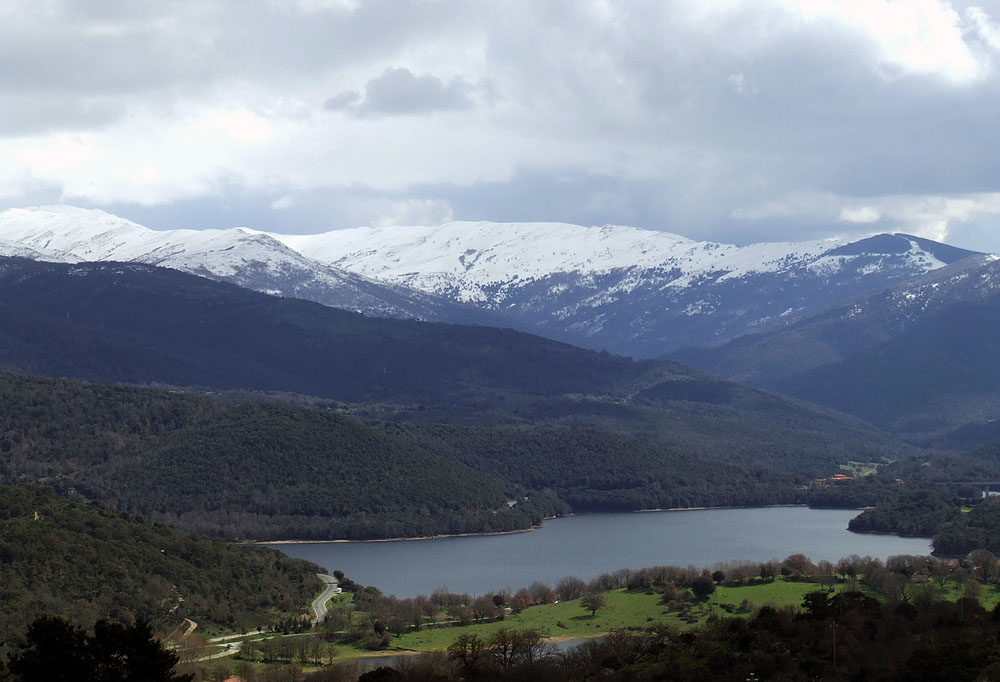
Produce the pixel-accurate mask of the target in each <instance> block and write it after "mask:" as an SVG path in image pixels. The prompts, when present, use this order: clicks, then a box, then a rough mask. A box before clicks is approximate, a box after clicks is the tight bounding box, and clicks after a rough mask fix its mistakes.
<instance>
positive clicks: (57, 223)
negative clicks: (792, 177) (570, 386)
mask: <svg viewBox="0 0 1000 682" xmlns="http://www.w3.org/2000/svg"><path fill="white" fill-rule="evenodd" d="M14 249H20V250H21V251H22V252H23V251H24V250H25V249H28V250H29V252H28V253H31V252H34V253H36V254H37V256H30V257H37V258H42V259H47V260H61V261H70V262H75V261H81V260H119V261H132V262H141V263H147V264H152V265H162V266H167V267H173V268H177V269H180V270H184V271H186V272H191V273H194V274H199V275H203V276H207V277H211V278H214V279H220V280H224V281H229V282H232V283H235V284H239V285H241V286H245V287H249V288H253V289H256V290H258V291H267V292H271V293H278V294H281V295H284V296H292V297H297V298H306V299H310V300H314V301H317V302H320V303H323V304H325V305H331V306H334V307H341V308H348V309H353V310H361V311H364V312H366V313H369V314H374V315H384V316H394V317H417V318H420V319H425V320H439V321H449V322H479V323H484V324H494V325H500V326H516V327H518V328H520V329H524V330H530V331H535V332H537V333H541V334H544V335H547V336H550V337H552V338H557V339H561V340H564V341H568V342H571V343H575V344H577V345H583V346H588V347H592V348H604V349H607V350H611V351H614V352H617V353H622V354H626V355H636V356H655V355H660V354H663V353H665V352H668V351H670V350H672V349H676V348H679V347H682V346H686V345H705V344H715V343H719V342H722V341H725V340H727V339H730V338H734V337H735V336H739V335H741V334H744V333H746V332H748V331H752V330H760V329H761V328H767V327H768V326H775V325H777V326H782V325H784V324H786V323H787V322H788V321H790V320H792V319H794V318H796V317H797V316H800V315H805V314H808V313H809V311H810V310H814V309H817V308H818V307H822V306H824V305H827V304H829V303H831V302H833V301H836V300H839V299H842V298H844V297H846V296H851V295H854V294H857V293H861V292H864V291H870V290H874V289H878V288H882V287H885V286H890V285H893V284H897V283H900V282H903V281H906V280H908V279H910V278H913V277H916V276H920V275H923V274H925V273H927V272H930V271H933V270H936V269H938V268H941V267H943V266H944V265H946V264H949V263H952V262H955V261H957V260H961V259H962V258H965V257H967V256H969V255H971V252H967V251H963V250H961V249H956V248H954V247H950V246H946V245H943V244H938V243H936V242H931V241H928V240H925V239H919V238H916V237H910V236H908V235H885V234H883V235H876V236H874V237H870V238H867V239H863V240H860V241H855V242H849V241H846V240H843V239H834V240H814V241H807V242H781V243H769V244H753V245H749V246H736V245H732V244H720V243H714V242H697V241H693V240H690V239H686V238H684V237H680V236H678V235H675V234H669V233H666V232H656V231H652V230H643V229H638V228H632V227H623V226H614V225H609V226H604V227H582V226H579V225H571V224H566V223H491V222H452V223H446V224H444V225H438V226H435V227H400V226H392V227H361V228H353V229H345V230H334V231H330V232H325V233H322V234H314V235H284V234H274V233H266V232H262V231H258V230H254V229H250V228H231V229H226V230H200V231H199V230H150V229H148V228H145V227H143V226H141V225H138V224H136V223H133V222H130V221H127V220H124V219H122V218H118V217H117V216H113V215H110V214H107V213H104V212H103V211H99V210H92V209H80V208H75V207H69V206H53V207H41V208H33V209H11V210H8V211H3V212H0V254H8V255H24V254H23V253H21V254H10V253H9V252H10V251H11V250H14ZM469 304H472V305H469ZM473 306H475V307H473Z"/></svg>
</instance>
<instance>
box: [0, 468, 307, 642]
mask: <svg viewBox="0 0 1000 682" xmlns="http://www.w3.org/2000/svg"><path fill="white" fill-rule="evenodd" d="M319 570H320V567H318V566H316V565H314V564H312V563H310V562H308V561H303V560H301V559H292V558H289V557H287V556H285V555H284V554H281V553H280V552H276V551H274V550H271V549H267V548H264V547H256V546H250V545H233V544H230V543H226V542H222V541H219V540H212V539H209V538H207V537H205V536H201V535H197V534H194V533H189V532H186V531H182V530H178V529H176V528H173V527H170V526H167V525H164V524H154V523H151V522H149V521H143V520H142V519H140V518H138V517H135V516H128V515H125V514H121V513H118V512H115V511H112V510H109V509H107V508H105V507H102V506H100V505H97V504H83V503H80V502H73V501H70V500H65V499H61V498H59V497H57V496H56V495H54V494H53V493H52V491H51V490H48V489H46V488H42V487H38V486H30V485H18V486H6V485H0V649H2V648H3V643H4V642H5V641H7V640H8V639H9V638H10V637H11V636H12V635H15V634H21V633H23V630H24V627H25V625H26V624H27V623H29V622H31V621H32V620H34V618H36V617H38V616H40V615H60V616H64V617H66V618H68V619H69V620H70V621H71V622H73V623H76V624H78V625H82V626H87V627H89V626H90V625H92V624H93V622H94V621H95V620H97V619H98V618H110V619H112V620H115V621H119V622H131V621H132V620H133V619H135V618H145V619H147V620H149V621H150V622H151V623H152V624H153V625H154V627H155V628H156V629H157V630H160V631H168V630H170V629H172V628H173V627H175V626H177V625H179V624H181V623H182V622H183V620H184V619H185V618H190V619H192V620H194V621H195V622H196V623H198V626H199V628H200V629H201V630H202V631H206V630H207V631H211V630H213V629H217V628H227V629H231V630H235V631H238V632H245V631H247V630H249V629H252V628H255V627H257V626H258V625H260V626H265V627H266V626H269V625H272V624H275V623H279V622H281V621H282V620H284V619H293V618H296V617H297V616H299V614H304V613H307V612H308V609H309V603H310V601H311V600H312V598H313V597H315V596H316V594H318V593H319V591H320V589H321V588H322V584H321V583H320V581H319V580H318V579H317V578H316V575H315V574H316V573H317V572H318V571H319Z"/></svg>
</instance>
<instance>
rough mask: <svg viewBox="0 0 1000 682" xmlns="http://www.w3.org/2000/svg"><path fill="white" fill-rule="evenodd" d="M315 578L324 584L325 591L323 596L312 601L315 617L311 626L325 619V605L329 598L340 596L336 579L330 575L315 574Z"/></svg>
mask: <svg viewBox="0 0 1000 682" xmlns="http://www.w3.org/2000/svg"><path fill="white" fill-rule="evenodd" d="M316 577H317V578H319V579H320V580H322V581H323V582H324V583H326V589H325V590H323V594H321V595H319V596H318V597H316V598H315V599H314V600H313V604H312V608H313V613H315V614H316V617H315V618H313V625H316V624H317V623H322V622H323V619H324V618H326V603H327V602H328V601H330V598H331V597H333V595H335V594H340V591H341V590H340V583H339V582H337V579H336V578H334V577H333V576H332V575H326V574H325V573H317V574H316Z"/></svg>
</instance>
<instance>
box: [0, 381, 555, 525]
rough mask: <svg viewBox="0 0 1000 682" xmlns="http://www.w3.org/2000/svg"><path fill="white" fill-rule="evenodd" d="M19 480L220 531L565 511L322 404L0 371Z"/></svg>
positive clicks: (2, 473) (522, 518)
mask: <svg viewBox="0 0 1000 682" xmlns="http://www.w3.org/2000/svg"><path fill="white" fill-rule="evenodd" d="M21 481H35V482H39V483H46V484H49V485H51V486H53V487H55V488H56V489H57V490H58V491H60V492H62V493H64V494H78V495H82V496H83V497H85V498H88V499H95V500H101V501H104V502H106V503H108V504H111V505H114V506H115V507H116V508H118V509H121V510H123V511H127V512H129V513H137V514H142V515H143V516H145V517H147V518H151V519H155V520H162V521H169V522H174V523H178V524H180V525H182V526H183V527H185V528H188V529H193V530H201V531H205V532H209V533H211V534H215V535H224V536H227V537H230V538H252V539H278V538H307V539H308V538H317V539H330V538H357V539H363V538H378V537H393V536H417V535H428V534H437V533H464V532H486V531H497V530H513V529H519V528H527V527H530V526H531V525H533V524H537V523H539V522H540V521H541V519H542V518H543V517H544V516H549V515H552V514H555V513H559V512H563V511H566V510H567V509H568V508H567V507H566V505H565V504H563V503H561V502H558V501H556V500H554V499H552V498H550V497H547V496H544V495H536V494H531V493H529V491H527V490H526V489H525V488H524V487H523V486H521V485H517V484H514V483H511V482H509V481H507V480H504V479H502V478H501V477H499V476H496V475H493V474H489V473H480V472H478V471H476V470H474V469H473V468H471V467H469V466H467V465H466V464H463V463H461V462H457V461H453V460H449V459H447V458H445V457H443V456H440V455H437V454H434V453H432V452H430V451H428V450H426V449H424V448H421V447H419V446H417V445H415V444H414V443H412V442H409V441H406V440H404V439H401V438H398V437H394V436H391V435H387V434H385V433H384V432H382V431H380V430H378V429H377V428H374V427H371V426H366V425H364V424H362V423H360V422H358V421H356V420H354V419H350V418H347V417H343V416H338V415H335V414H331V413H328V412H323V411H320V410H315V409H307V408H298V407H292V406H288V405H281V404H271V403H243V404H236V405H227V404H222V403H219V402H215V401H212V400H209V399H207V398H201V397H195V396H188V395H182V394H177V393H171V392H168V391H158V390H151V389H140V388H130V387H121V386H117V387H116V386H93V385H85V384H79V383H75V382H71V381H65V380H56V379H42V378H37V377H31V376H27V375H22V374H12V373H8V372H0V482H8V483H14V482H21ZM514 501H516V504H513V506H511V504H509V503H512V502H514Z"/></svg>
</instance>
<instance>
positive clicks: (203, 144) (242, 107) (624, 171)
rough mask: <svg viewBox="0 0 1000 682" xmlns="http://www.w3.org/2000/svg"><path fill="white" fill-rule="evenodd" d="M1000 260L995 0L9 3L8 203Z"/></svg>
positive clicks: (4, 14)
mask: <svg viewBox="0 0 1000 682" xmlns="http://www.w3.org/2000/svg"><path fill="white" fill-rule="evenodd" d="M56 202H63V203H71V204H75V205H80V206H92V207H98V208H103V209H105V210H108V211H110V212H113V213H117V214H119V215H122V216H125V217H128V218H131V219H133V220H136V221H138V222H140V223H143V224H145V225H148V226H150V227H156V228H168V227H194V228H201V227H230V226H233V225H250V226H253V227H259V228H262V229H270V230H275V231H279V232H318V231H322V230H326V229H332V228H339V227H354V226H358V225H368V224H436V223H440V222H443V221H446V220H452V219H458V220H500V221H507V220H559V221H567V222H574V223H581V224H586V225H600V224H607V223H615V224H625V225H635V226H639V227H646V228H651V229H662V230H668V231H671V232H676V233H679V234H683V235H685V236H689V237H692V238H696V239H711V240H716V241H727V242H737V243H746V242H751V241H762V240H797V239H807V238H812V237H818V236H830V235H835V234H855V233H857V234H862V233H870V232H876V231H890V230H891V231H907V232H911V233H916V234H920V235H923V236H928V237H931V238H935V239H940V240H943V241H947V242H949V243H953V244H956V245H959V246H965V247H970V248H978V249H982V250H991V251H998V252H1000V0H978V1H975V2H968V3H966V2H961V1H957V0H956V1H954V2H945V1H943V0H798V1H796V0H747V1H746V2H736V1H730V0H712V1H711V2H692V1H690V0H685V1H676V2H674V1H668V0H651V1H649V2H643V1H640V0H636V1H633V2H611V1H583V0H562V1H560V0H544V1H538V2H527V1H526V0H525V1H522V2H505V1H503V0H482V1H481V2H476V1H475V0H454V1H452V0H439V1H438V0H427V1H426V2H418V1H405V2H404V1H402V0H371V1H362V0H169V1H167V0H61V1H60V0H6V1H5V2H3V3H2V4H0V208H2V207H10V206H28V205H37V204H44V203H56Z"/></svg>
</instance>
